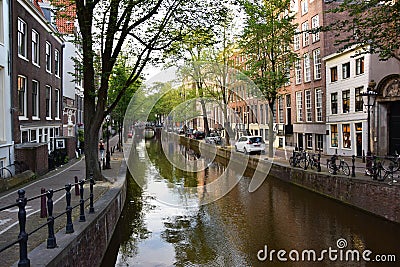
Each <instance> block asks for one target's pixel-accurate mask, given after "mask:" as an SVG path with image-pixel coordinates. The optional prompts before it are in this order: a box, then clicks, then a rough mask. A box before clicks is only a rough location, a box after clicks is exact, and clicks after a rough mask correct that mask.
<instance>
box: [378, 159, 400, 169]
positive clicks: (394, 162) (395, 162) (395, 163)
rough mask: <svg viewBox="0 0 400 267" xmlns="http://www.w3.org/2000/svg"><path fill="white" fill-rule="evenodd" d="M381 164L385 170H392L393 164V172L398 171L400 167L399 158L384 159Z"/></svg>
mask: <svg viewBox="0 0 400 267" xmlns="http://www.w3.org/2000/svg"><path fill="white" fill-rule="evenodd" d="M381 165H382V168H383V169H384V170H385V171H391V170H390V169H391V166H393V170H392V171H393V172H397V171H398V170H399V169H400V164H399V161H398V160H397V158H395V159H392V158H386V159H383V160H382V161H381Z"/></svg>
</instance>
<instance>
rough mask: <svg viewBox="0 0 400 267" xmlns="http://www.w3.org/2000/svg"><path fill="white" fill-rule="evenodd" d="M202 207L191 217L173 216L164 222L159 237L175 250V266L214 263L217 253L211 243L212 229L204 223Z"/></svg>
mask: <svg viewBox="0 0 400 267" xmlns="http://www.w3.org/2000/svg"><path fill="white" fill-rule="evenodd" d="M205 217H206V215H205V214H204V212H203V211H202V207H200V210H199V211H198V212H197V214H196V215H193V216H175V217H172V218H171V217H170V218H167V219H166V221H164V226H165V230H164V231H163V232H162V233H161V237H162V238H163V239H164V240H165V241H167V242H168V243H171V244H172V245H173V246H174V248H175V260H176V261H175V263H174V265H175V266H188V265H193V264H195V265H196V264H199V265H203V266H204V265H207V263H209V264H212V263H215V260H216V257H217V253H216V250H215V244H213V242H212V235H211V233H213V231H214V229H211V227H210V225H209V224H207V223H205V222H204V218H205Z"/></svg>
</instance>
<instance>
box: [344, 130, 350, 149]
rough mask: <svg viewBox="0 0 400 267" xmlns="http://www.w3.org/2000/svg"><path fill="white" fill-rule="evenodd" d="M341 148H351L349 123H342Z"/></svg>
mask: <svg viewBox="0 0 400 267" xmlns="http://www.w3.org/2000/svg"><path fill="white" fill-rule="evenodd" d="M342 129H343V148H349V149H351V139H350V124H343V125H342Z"/></svg>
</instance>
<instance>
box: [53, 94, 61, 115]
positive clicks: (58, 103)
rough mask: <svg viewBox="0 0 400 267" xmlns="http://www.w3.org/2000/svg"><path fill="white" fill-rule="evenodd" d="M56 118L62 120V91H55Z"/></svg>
mask: <svg viewBox="0 0 400 267" xmlns="http://www.w3.org/2000/svg"><path fill="white" fill-rule="evenodd" d="M54 109H55V118H56V119H60V89H55V90H54Z"/></svg>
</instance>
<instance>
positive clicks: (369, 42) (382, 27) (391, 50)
mask: <svg viewBox="0 0 400 267" xmlns="http://www.w3.org/2000/svg"><path fill="white" fill-rule="evenodd" d="M332 2H333V5H334V7H332V9H331V10H330V11H329V12H331V13H334V14H337V15H338V18H340V19H339V20H337V21H335V22H334V23H332V24H330V25H327V26H326V27H322V28H321V30H322V31H333V32H335V37H336V40H335V44H336V45H339V46H340V50H345V49H347V48H350V47H352V46H354V45H357V46H361V47H363V48H365V50H364V51H363V52H362V53H371V54H378V55H379V57H380V58H381V59H382V60H387V59H389V58H395V59H397V60H398V61H400V1H397V0H369V1H364V0H344V1H343V2H342V3H340V4H337V3H336V2H337V0H333V1H332Z"/></svg>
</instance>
